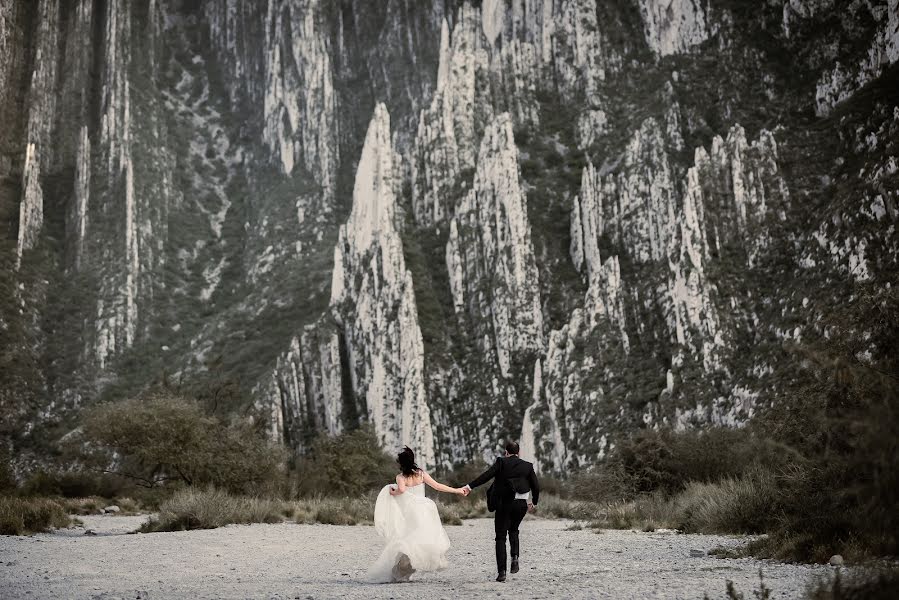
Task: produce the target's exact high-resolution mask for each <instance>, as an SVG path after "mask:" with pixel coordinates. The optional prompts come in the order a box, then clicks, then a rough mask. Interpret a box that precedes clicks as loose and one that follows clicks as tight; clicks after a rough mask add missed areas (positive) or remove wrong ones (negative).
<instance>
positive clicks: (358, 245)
mask: <svg viewBox="0 0 899 600" xmlns="http://www.w3.org/2000/svg"><path fill="white" fill-rule="evenodd" d="M398 184H399V181H398V178H397V174H396V172H395V157H394V150H393V147H392V144H391V138H390V117H389V115H388V114H387V109H386V107H385V106H384V105H383V104H379V105H378V106H377V107H376V108H375V112H374V116H373V117H372V121H371V124H370V125H369V127H368V133H367V134H366V137H365V145H364V146H363V149H362V155H361V157H360V159H359V165H358V167H357V170H356V183H355V187H354V188H353V209H352V212H351V214H350V217H349V219H348V220H347V222H346V224H345V225H343V226H341V228H340V234H339V240H338V243H337V247H336V248H335V250H334V274H333V278H332V286H331V306H332V312H333V313H334V315H335V318H336V319H337V321H338V323H339V324H340V327H341V328H342V329H343V332H344V336H345V339H346V348H347V361H348V364H349V369H350V375H351V380H352V387H353V393H354V394H355V395H356V397H357V398H360V399H364V400H365V407H366V409H367V412H368V415H367V417H368V420H370V421H371V422H372V423H373V424H374V427H375V431H376V432H377V434H378V435H379V436H380V438H381V440H382V442H383V444H384V447H385V448H397V447H402V446H403V445H409V446H410V447H412V448H415V449H416V453H417V455H418V460H420V461H421V463H420V464H423V465H434V464H435V452H434V437H433V432H432V427H431V414H430V409H429V408H428V404H427V398H426V397H425V383H424V345H423V342H422V337H421V330H420V328H419V325H418V312H417V308H416V304H415V292H414V289H413V287H412V275H411V273H410V272H409V270H408V269H407V268H406V263H405V258H404V256H403V243H402V240H401V239H400V235H399V232H398V230H397V227H396V219H397V215H396V211H397V204H396V192H397V185H398Z"/></svg>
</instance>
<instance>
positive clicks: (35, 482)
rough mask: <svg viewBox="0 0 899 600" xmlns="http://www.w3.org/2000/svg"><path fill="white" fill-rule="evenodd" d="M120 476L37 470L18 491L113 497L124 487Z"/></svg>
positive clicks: (51, 494) (80, 496)
mask: <svg viewBox="0 0 899 600" xmlns="http://www.w3.org/2000/svg"><path fill="white" fill-rule="evenodd" d="M126 485H127V482H126V480H125V479H124V478H122V477H117V476H115V475H107V474H97V473H87V472H84V471H45V470H39V471H37V472H35V473H32V474H31V476H30V477H29V478H28V479H26V480H25V482H24V483H23V484H22V487H21V489H20V490H19V493H20V494H22V495H25V496H59V497H62V498H86V497H88V496H100V497H103V498H114V497H116V496H117V495H119V493H120V492H121V491H122V490H123V489H124V488H125V487H126Z"/></svg>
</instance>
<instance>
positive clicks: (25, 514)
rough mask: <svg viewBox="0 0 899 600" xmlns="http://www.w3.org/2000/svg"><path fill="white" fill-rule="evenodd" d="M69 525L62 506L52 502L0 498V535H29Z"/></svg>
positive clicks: (42, 499) (37, 499)
mask: <svg viewBox="0 0 899 600" xmlns="http://www.w3.org/2000/svg"><path fill="white" fill-rule="evenodd" d="M70 524H71V520H70V519H69V515H68V514H66V511H65V509H64V508H63V506H62V505H61V504H59V503H58V502H54V501H53V500H48V499H46V498H16V497H10V496H2V497H0V535H29V534H32V533H39V532H44V531H50V530H51V529H59V528H63V527H68V526H69V525H70Z"/></svg>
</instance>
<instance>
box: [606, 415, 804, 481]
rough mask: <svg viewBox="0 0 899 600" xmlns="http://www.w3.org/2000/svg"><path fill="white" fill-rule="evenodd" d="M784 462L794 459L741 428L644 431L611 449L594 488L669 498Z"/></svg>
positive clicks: (781, 448)
mask: <svg viewBox="0 0 899 600" xmlns="http://www.w3.org/2000/svg"><path fill="white" fill-rule="evenodd" d="M788 460H799V457H798V455H797V454H796V453H795V452H794V451H791V450H790V449H789V448H787V447H785V446H784V445H783V444H778V443H776V442H774V441H773V440H769V439H766V438H763V437H760V436H757V435H755V434H753V433H752V432H751V431H750V430H746V429H731V428H727V427H713V428H710V429H707V430H686V431H672V430H666V429H663V430H650V429H646V430H641V431H640V432H638V433H637V434H635V435H633V436H632V437H630V438H628V439H626V440H624V441H623V442H621V443H620V444H619V445H618V446H616V448H615V450H613V451H612V453H611V455H610V456H609V459H608V463H609V464H608V465H606V466H605V467H604V470H605V473H604V474H603V477H601V478H600V479H598V481H597V483H599V484H603V485H610V486H611V487H612V488H613V489H616V491H620V492H621V493H628V492H631V493H643V492H655V491H657V490H659V491H662V492H667V493H673V492H677V491H680V490H683V489H684V488H685V487H686V486H687V485H688V484H689V483H691V482H713V481H718V480H720V479H722V478H725V477H739V476H740V475H742V474H743V473H745V472H746V471H748V470H750V469H752V468H755V467H757V466H761V467H764V468H767V469H770V470H776V469H778V468H781V467H783V466H784V465H785V464H786V462H787V461H788ZM593 491H594V493H595V491H597V490H593Z"/></svg>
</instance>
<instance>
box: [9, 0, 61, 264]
mask: <svg viewBox="0 0 899 600" xmlns="http://www.w3.org/2000/svg"><path fill="white" fill-rule="evenodd" d="M37 18H38V23H39V25H38V30H37V36H36V40H35V42H36V43H35V57H34V67H33V71H32V73H31V83H30V87H29V91H28V106H29V110H28V124H27V126H26V133H25V143H26V150H25V167H24V169H23V177H22V190H23V192H22V201H21V203H20V204H19V238H18V246H17V252H18V259H19V260H20V261H21V259H22V253H23V252H24V251H26V250H29V249H31V248H33V247H34V245H35V244H36V243H37V240H38V235H39V234H40V231H41V228H42V227H43V224H44V193H43V189H42V185H43V182H42V174H44V173H46V172H47V171H48V170H49V168H50V165H51V160H52V157H53V154H52V152H53V150H52V140H51V137H50V136H51V133H52V128H53V124H54V120H55V114H56V94H55V93H54V92H55V86H56V80H57V65H58V62H59V41H58V32H59V2H58V1H57V0H41V1H40V2H39V4H38V16H37Z"/></svg>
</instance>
